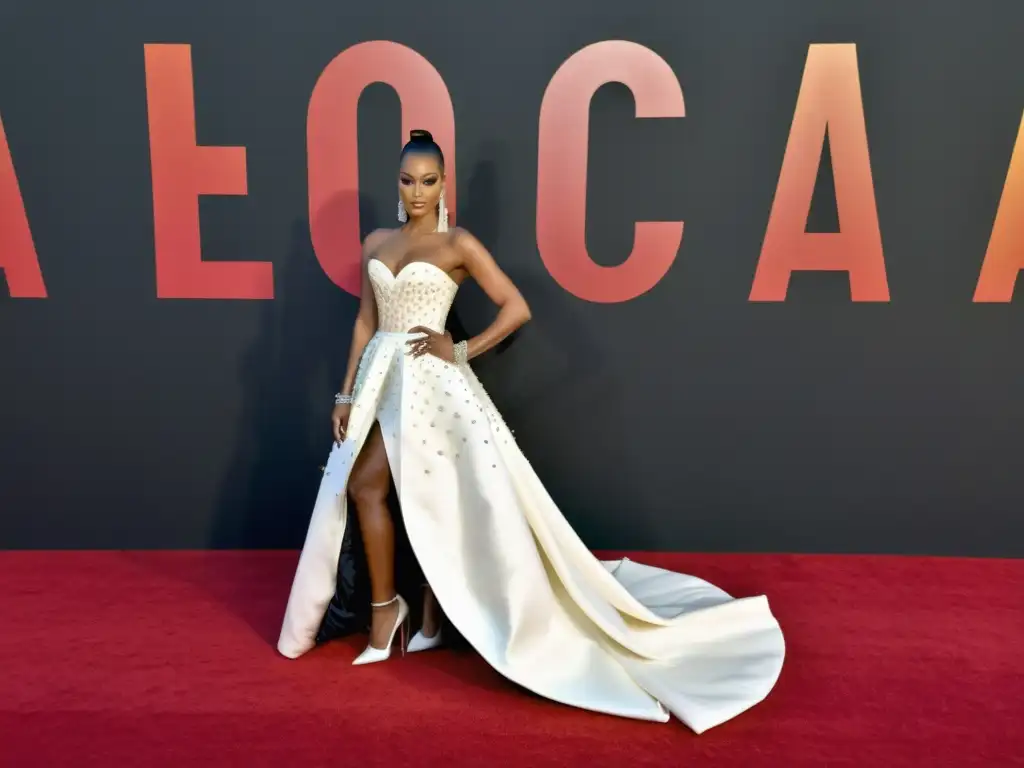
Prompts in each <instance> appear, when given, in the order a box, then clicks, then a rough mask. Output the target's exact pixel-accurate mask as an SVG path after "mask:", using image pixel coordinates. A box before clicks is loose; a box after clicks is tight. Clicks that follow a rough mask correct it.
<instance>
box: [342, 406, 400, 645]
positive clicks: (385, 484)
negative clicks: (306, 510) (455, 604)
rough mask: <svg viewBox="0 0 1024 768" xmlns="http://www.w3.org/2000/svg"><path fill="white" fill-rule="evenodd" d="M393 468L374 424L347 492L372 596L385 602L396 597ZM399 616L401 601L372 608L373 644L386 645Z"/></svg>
mask: <svg viewBox="0 0 1024 768" xmlns="http://www.w3.org/2000/svg"><path fill="white" fill-rule="evenodd" d="M390 488H391V469H390V467H389V466H388V456H387V452H386V451H385V450H384V436H383V435H381V432H380V425H379V424H376V423H375V424H374V425H373V429H371V430H370V434H369V436H368V437H367V438H366V442H365V443H364V444H363V449H362V451H360V453H359V456H358V457H357V458H356V461H355V464H354V465H353V467H352V473H351V475H349V480H348V494H349V496H350V497H351V498H352V503H353V504H354V505H355V508H356V514H357V515H358V516H359V528H360V529H361V531H362V534H363V548H364V549H365V550H366V564H367V567H368V568H369V571H370V599H371V601H372V602H374V603H386V602H388V601H389V600H391V599H392V598H394V596H395V527H394V524H393V523H392V521H391V511H390V510H389V509H388V492H389V490H390ZM397 618H398V602H397V601H396V602H393V603H391V604H389V605H386V606H384V607H382V608H374V609H373V618H372V622H371V625H370V645H371V646H372V647H374V648H384V647H386V646H387V644H388V638H389V637H390V636H391V631H392V629H393V628H394V626H395V619H397Z"/></svg>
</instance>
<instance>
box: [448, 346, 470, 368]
mask: <svg viewBox="0 0 1024 768" xmlns="http://www.w3.org/2000/svg"><path fill="white" fill-rule="evenodd" d="M452 358H454V360H455V364H456V365H465V364H466V362H467V361H468V360H469V342H466V341H460V342H459V343H458V344H456V345H455V346H454V347H452Z"/></svg>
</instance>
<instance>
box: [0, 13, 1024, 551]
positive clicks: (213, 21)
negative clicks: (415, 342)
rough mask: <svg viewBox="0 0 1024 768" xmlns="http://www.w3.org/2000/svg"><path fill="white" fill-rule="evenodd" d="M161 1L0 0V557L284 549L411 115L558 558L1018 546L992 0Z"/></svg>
mask: <svg viewBox="0 0 1024 768" xmlns="http://www.w3.org/2000/svg"><path fill="white" fill-rule="evenodd" d="M172 5H173V7H172V6H169V5H168V4H167V3H166V2H163V1H161V2H156V1H155V0H135V1H134V2H131V3H128V2H115V1H114V0H108V1H107V2H105V3H100V4H84V5H83V4H81V3H73V2H70V0H52V1H51V2H42V3H40V2H35V3H32V4H29V3H17V2H14V3H11V2H8V3H5V4H4V6H3V8H2V9H0V120H2V131H0V273H2V274H3V275H4V278H5V280H6V284H7V290H6V291H4V292H3V298H2V299H0V355H2V360H3V374H2V379H0V381H2V383H0V427H2V432H0V546H4V547H205V546H213V547H292V546H296V545H298V544H299V543H300V541H301V538H302V535H303V533H304V531H305V527H306V524H307V521H308V518H309V514H310V511H311V505H312V502H313V499H314V495H315V493H316V488H317V483H318V480H319V465H320V464H321V463H322V462H323V460H324V459H325V457H326V453H327V451H328V449H329V440H330V436H329V431H328V415H329V410H330V407H331V402H332V394H333V393H334V392H335V390H336V389H337V385H338V383H339V381H340V378H341V376H342V374H343V368H344V363H345V358H346V352H347V346H348V339H349V332H350V328H351V323H352V320H353V317H354V312H355V309H356V299H355V298H354V297H353V296H352V295H350V293H349V292H348V291H350V290H351V288H352V285H353V283H352V275H353V271H352V270H353V264H354V260H355V258H356V254H357V249H358V238H359V236H360V234H361V233H365V232H366V231H368V230H370V229H372V228H375V227H378V226H386V225H391V224H393V223H394V222H393V219H394V211H395V197H396V191H395V163H396V159H397V151H398V148H399V147H400V145H401V142H402V139H403V136H404V132H405V131H407V130H408V128H410V127H425V128H428V129H430V130H432V131H433V132H434V133H435V135H437V136H438V137H439V138H441V139H442V141H443V143H444V144H445V147H446V149H447V150H448V152H449V155H450V156H451V157H452V158H453V160H454V179H453V181H454V183H455V186H456V190H457V191H456V195H457V200H458V202H457V219H458V223H459V224H460V225H462V226H465V227H467V228H469V229H470V230H472V231H473V232H474V233H475V234H476V235H477V236H478V237H479V238H480V239H481V240H482V241H483V242H484V243H485V244H486V245H487V246H489V247H490V248H491V250H492V251H493V253H494V254H495V256H496V257H497V259H498V260H499V262H500V263H501V264H502V265H503V266H504V267H505V268H506V270H507V271H508V273H509V274H510V275H511V277H512V278H513V279H514V280H515V281H516V283H517V284H518V285H519V286H520V287H521V289H522V290H523V292H524V293H525V295H526V296H527V298H528V300H529V301H530V303H531V305H532V307H533V310H534V320H533V322H532V324H531V325H530V326H529V327H528V328H526V329H524V331H523V332H522V333H521V334H519V336H518V337H516V338H515V339H514V340H513V341H512V343H510V344H508V345H507V346H506V347H505V348H504V349H503V350H502V351H501V352H500V353H496V354H492V355H490V356H488V358H486V359H483V360H481V361H480V363H479V365H478V366H477V369H478V371H479V373H480V375H481V378H482V379H483V380H484V382H485V384H486V385H487V386H488V387H489V388H490V389H491V391H492V394H493V395H494V399H495V401H496V402H497V403H498V405H499V407H500V408H502V410H503V411H504V413H505V414H506V416H507V419H508V421H509V423H510V424H511V425H512V426H513V427H514V428H515V429H516V431H517V436H518V438H519V440H520V441H521V443H522V444H523V447H524V448H525V450H526V453H527V455H528V456H529V457H530V458H531V460H532V462H533V463H534V465H535V467H536V468H537V470H538V472H539V473H540V475H541V476H542V478H543V479H544V480H545V482H546V483H547V485H548V487H549V489H550V491H551V493H552V495H553V496H554V498H555V499H556V500H557V501H558V502H559V503H560V504H561V505H562V507H563V509H564V510H565V513H566V515H567V516H568V517H569V519H570V521H571V522H572V523H573V525H574V526H576V528H577V529H578V530H579V531H580V533H581V534H582V535H583V537H584V538H585V540H586V541H587V542H588V543H589V544H590V545H592V546H594V547H599V548H638V549H673V550H680V549H686V550H689V549H700V550H750V551H755V550H756V551H763V550H789V551H882V552H929V553H957V554H982V555H997V554H1003V555H1016V556H1019V555H1024V525H1022V522H1021V520H1022V515H1021V512H1020V511H1021V509H1024V476H1022V474H1021V472H1020V471H1019V461H1020V460H1019V445H1020V440H1019V438H1018V432H1019V431H1020V429H1021V427H1022V426H1024V397H1022V396H1021V394H1020V393H1021V384H1022V382H1024V356H1022V355H1021V354H1020V350H1021V349H1024V319H1022V317H1021V313H1020V307H1019V303H1020V302H1019V301H1017V302H1013V301H1011V299H1012V294H1013V287H1014V283H1015V280H1016V275H1017V271H1018V269H1019V268H1020V263H1021V262H1024V231H1022V225H1021V224H1018V223H1017V222H1018V221H1021V220H1024V139H1020V140H1018V133H1019V129H1020V128H1021V113H1022V109H1024V53H1022V52H1021V47H1020V40H1019V34H1018V33H1019V30H1020V29H1022V28H1024V6H1018V5H1014V4H1012V3H1001V4H997V5H991V6H990V5H988V4H986V5H985V7H984V8H982V7H981V6H980V5H977V4H971V3H967V2H955V1H953V0H931V1H930V2H923V0H922V1H921V2H905V3H891V2H889V0H833V2H830V3H820V2H811V1H810V0H806V1H804V0H774V1H773V2H763V1H762V0H723V1H722V2H717V3H689V4H679V3H675V4H673V3H664V2H653V1H651V0H635V1H634V2H631V3H628V4H625V5H623V4H621V3H619V2H612V1H611V0H597V1H596V2H595V1H594V0H591V2H579V1H574V2H570V3H568V4H566V3H562V4H560V5H559V7H558V8H557V9H553V8H552V6H551V4H550V3H540V2H533V1H531V2H522V3H517V4H508V3H503V4H489V3H480V2H470V1H469V0H453V1H452V2H450V3H445V4H442V6H440V7H441V8H442V9H443V11H439V10H437V9H438V8H439V6H438V5H437V4H423V3H411V2H406V0H391V2H389V3H386V4H381V5H378V6H375V7H374V6H368V5H364V6H359V7H355V6H352V5H351V4H339V3H329V2H326V1H325V0H305V1H303V2H295V3H292V4H290V5H289V7H288V8H287V9H285V8H284V6H282V5H281V4H279V3H270V2H267V1H266V0H250V1H249V2H244V3H243V2H240V1H239V0H224V1H223V2H220V3H212V4H211V3H209V2H200V0H178V2H176V3H174V4H172ZM609 41H611V42H609ZM615 41H618V42H615ZM595 44H596V45H595ZM375 80H381V81H384V82H383V83H376V84H374V81H375ZM606 82H607V83H608V84H607V85H602V84H603V83H606ZM360 94H361V95H360ZM591 96H592V98H591ZM357 104H358V109H357ZM826 126H827V131H826ZM826 134H827V139H826ZM1015 145H1017V153H1018V154H1017V155H1016V156H1014V147H1015ZM1014 158H1015V159H1014ZM1011 160H1012V162H1011ZM819 161H820V167H819ZM997 214H998V215H997ZM635 222H640V224H635ZM645 222H661V223H657V224H650V223H645ZM200 259H202V261H200ZM456 312H457V318H455V320H456V325H461V326H463V327H464V328H465V329H466V330H467V331H469V332H470V333H472V332H475V331H478V330H480V329H481V328H483V327H484V326H485V325H486V324H487V323H488V322H489V320H490V318H491V316H492V313H493V310H492V308H491V307H490V306H489V305H488V303H487V301H486V299H485V298H484V297H483V296H482V295H481V294H480V293H479V291H477V290H474V289H467V290H465V291H464V292H463V294H462V295H461V296H460V297H459V299H458V301H457V304H456Z"/></svg>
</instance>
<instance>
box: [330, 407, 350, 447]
mask: <svg viewBox="0 0 1024 768" xmlns="http://www.w3.org/2000/svg"><path fill="white" fill-rule="evenodd" d="M351 412H352V406H351V404H349V403H341V404H339V405H336V406H334V410H333V411H331V427H332V431H333V433H334V442H335V443H336V444H338V445H341V444H342V442H343V441H344V440H345V433H346V432H347V431H348V416H349V414H350V413H351Z"/></svg>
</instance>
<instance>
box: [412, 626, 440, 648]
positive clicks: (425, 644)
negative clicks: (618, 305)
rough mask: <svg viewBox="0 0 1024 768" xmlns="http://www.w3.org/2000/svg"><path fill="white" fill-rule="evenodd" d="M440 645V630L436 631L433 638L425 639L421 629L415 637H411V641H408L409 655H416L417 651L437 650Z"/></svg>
mask: <svg viewBox="0 0 1024 768" xmlns="http://www.w3.org/2000/svg"><path fill="white" fill-rule="evenodd" d="M440 645H441V630H440V629H438V630H437V632H436V633H435V634H434V636H433V637H427V636H426V635H424V634H423V630H422V629H421V630H420V631H419V632H417V633H416V634H415V635H413V636H412V640H410V641H409V653H417V652H418V651H429V650H431V649H433V648H437V647H438V646H440Z"/></svg>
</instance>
